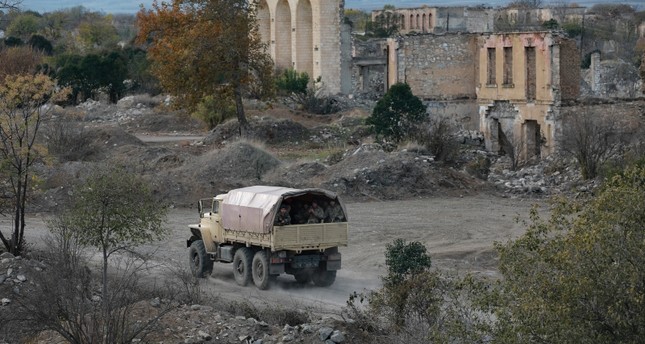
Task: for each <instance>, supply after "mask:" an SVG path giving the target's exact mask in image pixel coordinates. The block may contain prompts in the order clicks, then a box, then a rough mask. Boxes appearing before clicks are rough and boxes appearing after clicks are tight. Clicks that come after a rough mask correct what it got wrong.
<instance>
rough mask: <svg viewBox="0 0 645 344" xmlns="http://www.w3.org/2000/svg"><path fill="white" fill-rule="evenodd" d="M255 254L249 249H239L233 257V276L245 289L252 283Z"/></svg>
mask: <svg viewBox="0 0 645 344" xmlns="http://www.w3.org/2000/svg"><path fill="white" fill-rule="evenodd" d="M252 261H253V252H252V251H251V249H249V248H247V247H242V248H238V249H237V251H235V256H233V276H235V282H236V283H237V284H238V285H240V286H242V287H244V286H246V285H247V284H249V282H250V281H251V263H252Z"/></svg>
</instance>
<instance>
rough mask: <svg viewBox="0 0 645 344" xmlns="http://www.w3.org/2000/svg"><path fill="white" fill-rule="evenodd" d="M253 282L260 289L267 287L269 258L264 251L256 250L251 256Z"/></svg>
mask: <svg viewBox="0 0 645 344" xmlns="http://www.w3.org/2000/svg"><path fill="white" fill-rule="evenodd" d="M252 273H253V283H254V284H255V286H256V287H258V289H260V290H264V289H266V288H268V287H269V258H268V257H267V253H266V252H265V251H257V252H255V255H254V256H253V268H252Z"/></svg>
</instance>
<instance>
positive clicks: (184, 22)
mask: <svg viewBox="0 0 645 344" xmlns="http://www.w3.org/2000/svg"><path fill="white" fill-rule="evenodd" d="M152 7H153V10H148V11H145V10H142V11H140V12H139V13H138V15H137V18H138V26H139V34H138V36H137V42H138V43H142V44H143V43H148V44H149V47H148V57H149V58H150V59H151V61H152V62H153V66H152V67H153V68H152V71H153V74H155V75H156V76H157V77H158V78H159V82H160V84H161V86H162V87H163V88H164V89H166V90H167V91H168V92H170V93H172V94H174V95H175V96H176V99H177V102H178V104H179V105H182V106H185V107H187V108H188V109H189V110H191V111H192V110H194V109H195V106H196V105H197V104H199V103H200V101H201V100H202V99H203V98H204V97H206V96H212V95H213V94H214V93H216V92H219V91H220V90H221V88H222V87H229V88H230V89H231V90H232V92H231V94H232V95H233V100H234V102H235V108H236V114H237V119H238V122H239V123H240V128H246V127H248V121H247V119H246V116H245V113H244V106H243V103H242V95H243V92H244V87H245V86H246V85H248V84H249V83H250V82H251V80H252V79H253V76H254V75H257V74H264V73H271V70H272V68H273V63H272V61H271V58H270V56H269V55H268V54H267V52H266V46H265V45H264V44H263V43H262V41H261V37H260V34H259V31H258V24H257V21H256V14H255V6H254V4H253V2H251V1H247V0H208V1H204V0H201V1H200V0H174V1H173V2H172V3H165V2H162V3H161V4H158V3H157V2H156V1H155V2H153V5H152Z"/></svg>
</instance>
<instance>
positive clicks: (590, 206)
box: [493, 163, 645, 344]
mask: <svg viewBox="0 0 645 344" xmlns="http://www.w3.org/2000/svg"><path fill="white" fill-rule="evenodd" d="M643 205H645V164H643V163H641V164H639V165H637V166H633V167H630V168H627V169H626V170H625V171H624V172H623V173H620V174H618V175H616V176H614V177H612V178H611V179H610V180H608V181H607V182H606V184H605V185H604V186H603V188H602V190H601V191H600V192H599V194H598V196H597V197H595V198H594V199H591V200H588V201H586V202H575V201H567V200H560V201H559V202H558V203H556V205H555V206H554V208H553V209H552V211H551V216H550V218H549V219H548V220H546V221H545V220H543V219H541V218H540V217H539V216H538V213H537V210H534V211H533V212H532V214H531V222H530V224H529V227H528V230H527V232H526V233H525V234H524V235H523V236H521V237H520V238H518V239H517V240H513V241H510V242H509V243H507V244H504V245H499V246H498V251H499V255H500V272H501V273H502V274H503V277H504V278H503V280H501V282H500V289H499V291H498V292H499V293H498V296H499V297H500V299H499V300H501V302H500V303H498V304H497V305H496V306H495V307H494V308H493V309H494V316H495V318H496V319H498V321H497V323H498V324H497V329H496V332H497V333H495V334H494V338H496V339H497V340H498V341H499V342H503V343H592V344H593V343H638V342H640V341H641V340H642V338H643V335H645V318H644V317H643V314H645V303H643V300H644V299H645V284H644V283H645V270H644V269H643V266H644V264H645V231H644V230H643V223H645V207H644V206H643Z"/></svg>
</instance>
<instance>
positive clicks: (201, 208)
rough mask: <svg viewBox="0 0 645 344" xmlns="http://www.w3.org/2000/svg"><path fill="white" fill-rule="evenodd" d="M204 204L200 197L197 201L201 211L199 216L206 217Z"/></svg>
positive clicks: (198, 208)
mask: <svg viewBox="0 0 645 344" xmlns="http://www.w3.org/2000/svg"><path fill="white" fill-rule="evenodd" d="M203 210H204V206H203V205H202V200H201V199H200V200H199V201H198V202H197V211H198V212H199V218H202V217H204V211H203Z"/></svg>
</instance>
